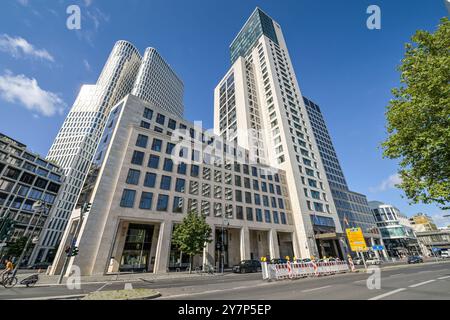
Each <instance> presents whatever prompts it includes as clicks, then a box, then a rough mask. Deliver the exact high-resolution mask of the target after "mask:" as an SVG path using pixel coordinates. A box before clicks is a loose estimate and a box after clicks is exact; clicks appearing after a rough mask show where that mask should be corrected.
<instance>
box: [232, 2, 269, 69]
mask: <svg viewBox="0 0 450 320" xmlns="http://www.w3.org/2000/svg"><path fill="white" fill-rule="evenodd" d="M262 35H264V36H266V37H268V38H269V39H270V40H272V41H273V42H274V43H276V44H277V45H278V38H277V34H276V32H275V26H274V21H273V20H272V19H271V18H270V17H269V16H268V15H267V14H265V13H264V12H263V11H262V10H261V9H259V8H257V9H256V10H255V12H253V14H252V15H251V16H250V18H249V19H248V21H247V23H246V24H245V25H244V27H243V28H242V30H241V31H240V32H239V34H238V35H237V37H236V39H235V40H234V41H233V43H232V44H231V46H230V51H231V64H233V63H234V62H235V61H236V60H237V59H238V58H239V57H243V56H245V55H246V54H247V53H248V51H249V50H250V49H252V47H253V45H254V43H255V42H256V41H258V39H259V38H260V37H261V36H262Z"/></svg>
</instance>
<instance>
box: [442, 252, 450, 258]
mask: <svg viewBox="0 0 450 320" xmlns="http://www.w3.org/2000/svg"><path fill="white" fill-rule="evenodd" d="M441 258H442V259H450V252H448V251H441Z"/></svg>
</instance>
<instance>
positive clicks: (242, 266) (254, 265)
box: [233, 260, 261, 273]
mask: <svg viewBox="0 0 450 320" xmlns="http://www.w3.org/2000/svg"><path fill="white" fill-rule="evenodd" d="M233 272H234V273H251V272H261V262H259V261H258V260H242V261H241V262H240V263H239V264H237V265H235V266H233Z"/></svg>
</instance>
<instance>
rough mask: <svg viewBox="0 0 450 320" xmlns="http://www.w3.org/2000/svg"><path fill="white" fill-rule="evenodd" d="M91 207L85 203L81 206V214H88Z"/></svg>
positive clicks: (90, 204)
mask: <svg viewBox="0 0 450 320" xmlns="http://www.w3.org/2000/svg"><path fill="white" fill-rule="evenodd" d="M91 207H92V203H87V202H86V203H85V204H83V208H82V210H81V211H82V213H88V212H89V211H91Z"/></svg>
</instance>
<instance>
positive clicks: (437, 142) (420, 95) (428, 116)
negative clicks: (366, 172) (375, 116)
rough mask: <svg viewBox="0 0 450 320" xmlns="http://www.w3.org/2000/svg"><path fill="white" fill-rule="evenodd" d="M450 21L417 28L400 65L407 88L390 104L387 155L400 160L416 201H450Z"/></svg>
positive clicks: (409, 194)
mask: <svg viewBox="0 0 450 320" xmlns="http://www.w3.org/2000/svg"><path fill="white" fill-rule="evenodd" d="M449 50H450V21H449V20H448V18H443V19H441V23H440V25H439V27H438V29H437V31H435V32H434V33H429V32H427V31H421V30H420V31H417V32H416V34H415V35H414V36H413V37H412V43H407V44H406V53H405V57H404V59H403V60H402V63H401V65H400V66H399V68H398V70H399V72H400V73H401V84H402V85H401V87H399V88H395V89H393V90H392V93H393V95H394V99H393V100H391V101H390V103H389V106H388V107H387V113H386V117H387V131H388V138H387V140H386V141H385V142H384V143H383V149H384V156H385V157H387V158H390V159H398V160H399V162H400V170H399V174H400V177H401V179H402V183H401V184H399V187H400V188H401V189H403V190H404V192H405V194H406V196H407V197H408V198H409V199H410V200H411V202H412V203H419V202H422V203H425V204H430V203H435V204H438V205H439V206H441V207H442V208H444V209H448V208H449V203H450V54H449Z"/></svg>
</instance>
